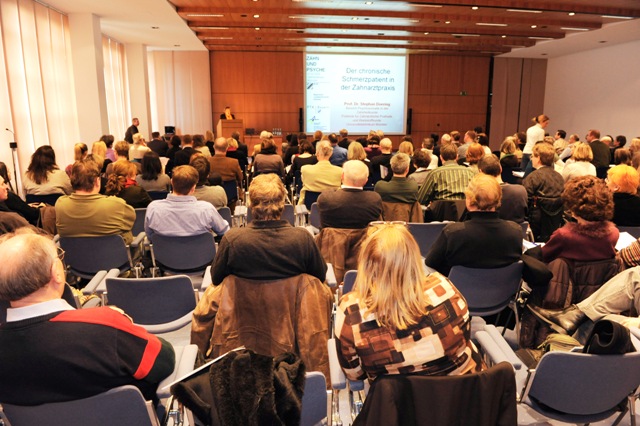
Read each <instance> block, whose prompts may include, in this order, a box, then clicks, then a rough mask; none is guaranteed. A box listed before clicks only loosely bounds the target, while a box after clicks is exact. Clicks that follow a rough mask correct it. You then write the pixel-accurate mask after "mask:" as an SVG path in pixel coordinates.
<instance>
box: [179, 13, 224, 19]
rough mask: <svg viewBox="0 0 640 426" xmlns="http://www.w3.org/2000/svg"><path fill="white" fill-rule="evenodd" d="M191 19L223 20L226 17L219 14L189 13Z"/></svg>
mask: <svg viewBox="0 0 640 426" xmlns="http://www.w3.org/2000/svg"><path fill="white" fill-rule="evenodd" d="M187 16H188V17H190V18H222V17H223V16H224V15H221V14H219V13H187Z"/></svg>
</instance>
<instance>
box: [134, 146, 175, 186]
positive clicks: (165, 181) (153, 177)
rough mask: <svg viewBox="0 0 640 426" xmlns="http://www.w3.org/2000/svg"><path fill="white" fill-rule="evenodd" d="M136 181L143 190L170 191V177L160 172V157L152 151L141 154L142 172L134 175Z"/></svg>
mask: <svg viewBox="0 0 640 426" xmlns="http://www.w3.org/2000/svg"><path fill="white" fill-rule="evenodd" d="M136 182H138V186H140V188H142V189H144V190H145V191H167V192H168V191H171V178H170V177H169V176H167V175H166V174H164V173H162V163H161V162H160V157H159V156H158V154H157V153H155V152H154V151H149V152H146V153H145V154H144V155H143V156H142V173H141V174H139V175H137V176H136Z"/></svg>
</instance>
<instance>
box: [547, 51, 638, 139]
mask: <svg viewBox="0 0 640 426" xmlns="http://www.w3.org/2000/svg"><path fill="white" fill-rule="evenodd" d="M639 51H640V41H633V42H629V43H624V44H618V45H613V46H609V47H603V48H598V49H592V50H588V51H584V52H578V53H574V54H572V55H566V56H562V57H558V58H553V59H549V66H548V75H547V84H546V90H545V102H544V112H545V114H547V115H548V116H549V117H550V118H551V123H550V125H549V130H551V132H554V131H555V130H557V129H563V130H565V131H566V132H567V133H577V134H578V135H579V136H580V138H581V139H583V138H584V136H585V135H586V133H587V130H589V129H592V128H595V129H598V130H600V132H601V133H602V135H606V134H611V135H613V136H614V137H615V136H616V135H625V136H626V137H627V141H628V142H627V143H630V142H631V140H630V139H631V138H632V137H638V136H640V124H638V118H639V117H640V102H639V101H638V94H639V93H640V72H639V71H638V70H640V55H638V54H637V52H639Z"/></svg>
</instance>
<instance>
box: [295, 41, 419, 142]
mask: <svg viewBox="0 0 640 426" xmlns="http://www.w3.org/2000/svg"><path fill="white" fill-rule="evenodd" d="M305 62H306V64H305V112H306V115H305V131H306V132H314V131H316V130H322V132H325V133H326V132H336V133H337V132H338V131H339V130H340V129H343V128H344V129H347V130H348V131H349V133H350V134H366V133H368V132H369V130H372V129H373V130H378V129H380V130H382V131H384V133H385V134H404V133H405V132H406V128H405V125H406V118H405V116H406V110H407V57H406V56H405V55H402V56H399V55H396V56H391V55H386V56H385V55H347V54H324V53H306V54H305Z"/></svg>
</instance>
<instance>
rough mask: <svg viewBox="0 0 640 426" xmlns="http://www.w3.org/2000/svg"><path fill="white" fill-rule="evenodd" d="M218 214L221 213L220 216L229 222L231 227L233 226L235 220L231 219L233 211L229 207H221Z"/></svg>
mask: <svg viewBox="0 0 640 426" xmlns="http://www.w3.org/2000/svg"><path fill="white" fill-rule="evenodd" d="M218 213H220V216H222V218H223V219H224V220H226V221H227V223H228V224H229V226H231V224H232V223H233V218H232V217H231V209H230V208H229V207H227V206H224V207H220V208H219V209H218Z"/></svg>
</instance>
